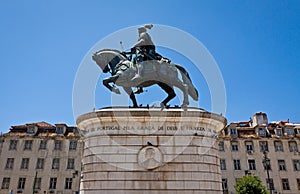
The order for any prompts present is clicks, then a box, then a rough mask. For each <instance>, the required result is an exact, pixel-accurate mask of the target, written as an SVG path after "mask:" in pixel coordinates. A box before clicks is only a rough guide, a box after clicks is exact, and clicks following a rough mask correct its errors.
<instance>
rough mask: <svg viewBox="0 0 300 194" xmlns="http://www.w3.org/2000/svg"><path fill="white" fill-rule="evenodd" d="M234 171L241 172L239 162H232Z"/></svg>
mask: <svg viewBox="0 0 300 194" xmlns="http://www.w3.org/2000/svg"><path fill="white" fill-rule="evenodd" d="M233 167H234V170H241V162H240V160H233Z"/></svg>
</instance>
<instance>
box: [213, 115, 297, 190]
mask: <svg viewBox="0 0 300 194" xmlns="http://www.w3.org/2000/svg"><path fill="white" fill-rule="evenodd" d="M299 137H300V124H293V123H290V122H289V121H280V122H270V123H269V122H268V118H267V115H266V114H265V113H262V112H260V113H256V114H254V115H253V117H252V118H251V119H250V120H249V121H247V122H236V123H230V124H229V125H228V126H227V127H226V128H225V129H224V130H223V131H221V133H220V134H219V142H218V143H219V157H220V168H221V172H222V186H223V191H224V193H235V189H234V185H235V184H236V181H237V180H238V179H241V178H242V177H243V176H245V175H247V174H252V175H256V176H258V177H260V179H261V181H262V184H264V185H265V186H266V187H267V189H268V190H271V191H272V193H281V194H283V193H289V194H292V193H293V194H296V193H300V152H299V151H300V150H299V144H300V141H299Z"/></svg>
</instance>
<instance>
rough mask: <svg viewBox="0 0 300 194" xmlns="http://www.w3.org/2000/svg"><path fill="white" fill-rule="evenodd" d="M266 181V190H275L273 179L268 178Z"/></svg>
mask: <svg viewBox="0 0 300 194" xmlns="http://www.w3.org/2000/svg"><path fill="white" fill-rule="evenodd" d="M266 183H267V189H268V190H275V187H274V181H273V179H269V180H268V179H266Z"/></svg>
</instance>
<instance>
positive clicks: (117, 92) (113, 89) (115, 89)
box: [112, 88, 121, 94]
mask: <svg viewBox="0 0 300 194" xmlns="http://www.w3.org/2000/svg"><path fill="white" fill-rule="evenodd" d="M112 91H113V92H114V93H116V94H121V92H120V90H119V88H112Z"/></svg>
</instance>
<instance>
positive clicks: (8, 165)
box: [5, 158, 15, 170]
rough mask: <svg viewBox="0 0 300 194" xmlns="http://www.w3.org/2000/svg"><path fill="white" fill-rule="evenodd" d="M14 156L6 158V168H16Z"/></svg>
mask: <svg viewBox="0 0 300 194" xmlns="http://www.w3.org/2000/svg"><path fill="white" fill-rule="evenodd" d="M14 161H15V159H14V158H7V160H6V165H5V169H10V170H12V169H13V168H14Z"/></svg>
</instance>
